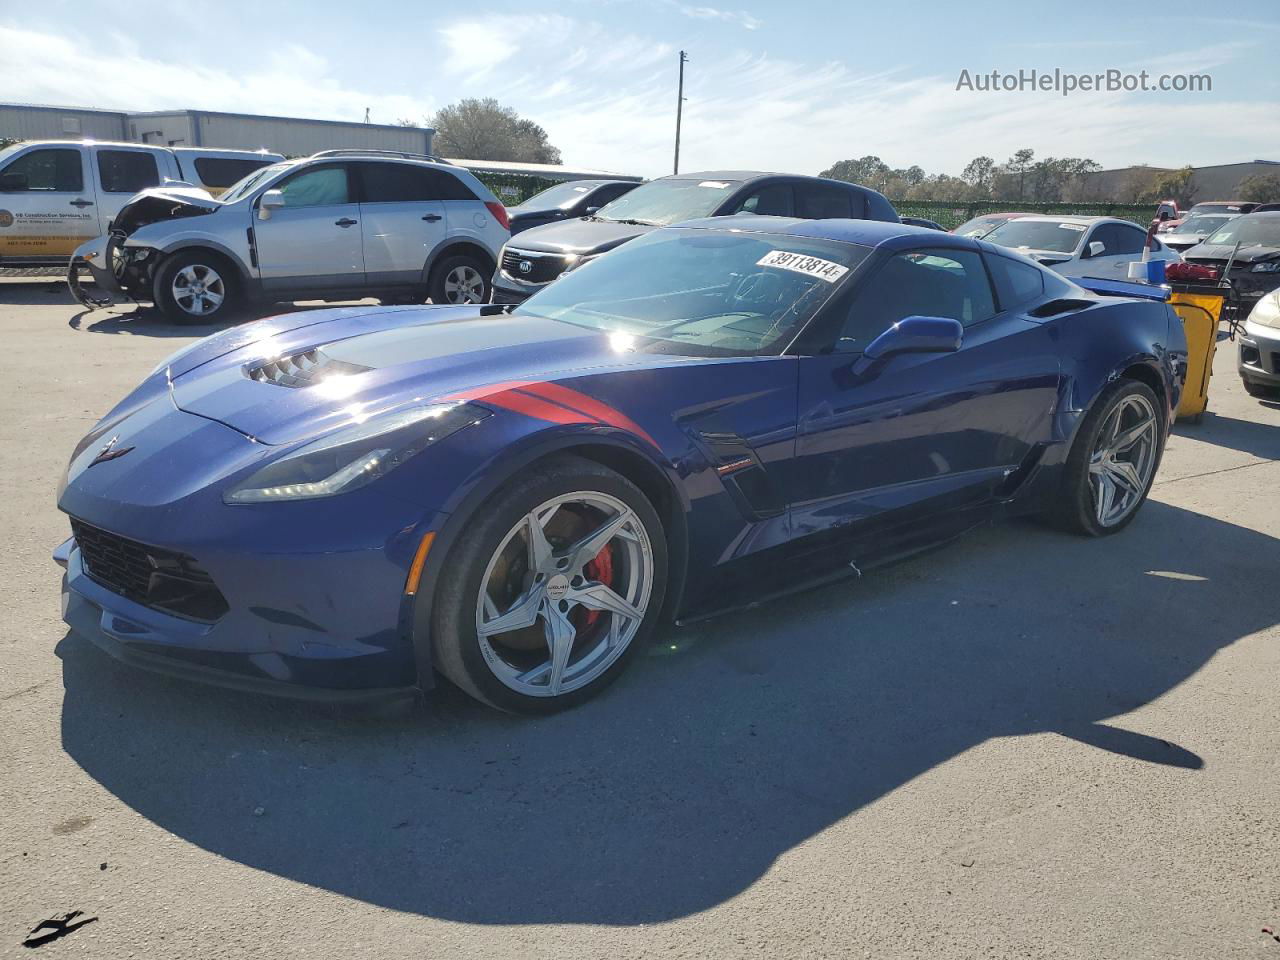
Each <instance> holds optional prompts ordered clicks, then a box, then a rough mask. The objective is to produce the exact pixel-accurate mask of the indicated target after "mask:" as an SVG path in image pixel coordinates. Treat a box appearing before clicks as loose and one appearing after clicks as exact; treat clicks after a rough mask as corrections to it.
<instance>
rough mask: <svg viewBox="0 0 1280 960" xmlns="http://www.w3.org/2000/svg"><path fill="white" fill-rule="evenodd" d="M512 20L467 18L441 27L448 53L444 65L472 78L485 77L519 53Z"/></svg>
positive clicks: (453, 71) (449, 71)
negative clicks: (511, 31) (511, 34)
mask: <svg viewBox="0 0 1280 960" xmlns="http://www.w3.org/2000/svg"><path fill="white" fill-rule="evenodd" d="M509 26H510V20H508V19H505V18H499V17H489V18H486V19H484V20H471V21H463V22H461V23H454V24H450V25H449V26H446V27H443V28H442V29H441V30H440V36H441V37H443V38H444V43H445V47H446V48H447V50H448V56H447V57H446V58H445V61H444V69H445V70H446V71H447V72H448V73H453V74H460V75H462V76H465V77H466V78H467V79H468V80H477V79H481V78H483V77H485V76H487V75H488V74H490V73H492V72H493V70H494V69H495V68H496V67H497V66H498V65H499V64H501V63H503V62H505V61H507V60H509V59H511V57H513V56H515V53H516V51H517V50H519V49H520V48H519V46H518V45H517V44H515V43H514V42H512V41H511V40H508V39H507V38H506V34H508V33H509V29H505V28H509Z"/></svg>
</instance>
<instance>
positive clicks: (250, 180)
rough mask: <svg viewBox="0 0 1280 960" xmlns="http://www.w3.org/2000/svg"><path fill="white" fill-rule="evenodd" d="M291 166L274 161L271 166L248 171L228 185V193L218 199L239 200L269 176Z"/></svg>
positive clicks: (223, 200) (226, 201)
mask: <svg viewBox="0 0 1280 960" xmlns="http://www.w3.org/2000/svg"><path fill="white" fill-rule="evenodd" d="M290 166H292V164H289V163H273V164H272V165H271V166H269V167H263V168H261V169H260V170H254V171H252V172H251V173H248V174H246V175H245V176H243V177H241V178H240V179H239V180H237V181H236V182H235V183H233V184H232V185H231V186H230V187H228V188H227V191H226V193H224V194H223V195H222V196H221V197H219V198H218V199H219V200H221V201H222V202H223V203H234V202H235V201H236V200H239V199H240V198H241V197H243V196H244V195H245V194H247V193H248V192H249V191H251V190H252V189H253V188H254V187H256V186H257V185H258V184H260V183H262V182H263V181H265V180H266V179H267V178H268V177H274V176H275V175H276V174H277V173H279V172H280V171H282V170H288V169H289V167H290Z"/></svg>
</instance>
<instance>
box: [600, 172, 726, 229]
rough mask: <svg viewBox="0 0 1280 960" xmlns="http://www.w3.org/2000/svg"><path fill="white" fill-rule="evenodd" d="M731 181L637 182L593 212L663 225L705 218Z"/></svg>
mask: <svg viewBox="0 0 1280 960" xmlns="http://www.w3.org/2000/svg"><path fill="white" fill-rule="evenodd" d="M736 185H737V181H734V180H681V179H678V178H676V177H665V178H663V179H662V180H652V181H650V182H649V183H645V184H641V185H640V186H638V187H636V188H635V189H634V190H632V191H631V192H630V193H627V194H623V195H622V196H621V197H619V198H618V199H617V200H615V201H613V203H606V204H605V205H604V206H603V207H601V208H600V212H599V213H597V214H596V216H598V217H599V218H600V219H601V220H636V221H639V222H640V223H651V224H656V225H658V226H663V227H665V226H666V225H667V224H669V223H677V222H679V221H681V220H695V219H697V218H698V217H707V216H710V215H711V214H712V212H713V211H714V210H715V209H716V207H718V206H720V204H721V203H723V202H724V200H725V198H726V197H727V196H728V195H729V191H730V190H731V189H732V188H733V187H734V186H736Z"/></svg>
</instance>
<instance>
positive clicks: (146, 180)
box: [98, 150, 160, 193]
mask: <svg viewBox="0 0 1280 960" xmlns="http://www.w3.org/2000/svg"><path fill="white" fill-rule="evenodd" d="M98 179H99V180H100V181H101V182H102V189H103V190H105V191H106V192H107V193H137V192H138V191H139V190H145V189H147V187H154V186H158V185H159V183H160V171H159V169H157V167H156V158H155V155H154V154H150V153H143V152H142V151H141V150H99V151H98Z"/></svg>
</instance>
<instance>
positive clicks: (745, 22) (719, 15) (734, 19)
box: [675, 3, 764, 30]
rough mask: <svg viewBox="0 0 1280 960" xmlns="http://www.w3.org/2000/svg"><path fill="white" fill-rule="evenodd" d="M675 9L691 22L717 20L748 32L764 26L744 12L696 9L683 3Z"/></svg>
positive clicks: (707, 8)
mask: <svg viewBox="0 0 1280 960" xmlns="http://www.w3.org/2000/svg"><path fill="white" fill-rule="evenodd" d="M675 8H676V9H677V10H678V11H680V13H682V14H683V15H684V16H686V17H690V18H691V19H693V20H718V21H720V22H721V23H734V24H737V25H738V26H740V27H745V28H746V29H748V30H759V29H760V28H761V27H762V26H764V21H763V20H759V19H757V18H756V17H753V16H752V15H751V14H749V13H747V11H745V10H721V9H720V8H718V7H698V6H692V5H690V4H685V3H677V4H675Z"/></svg>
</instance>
